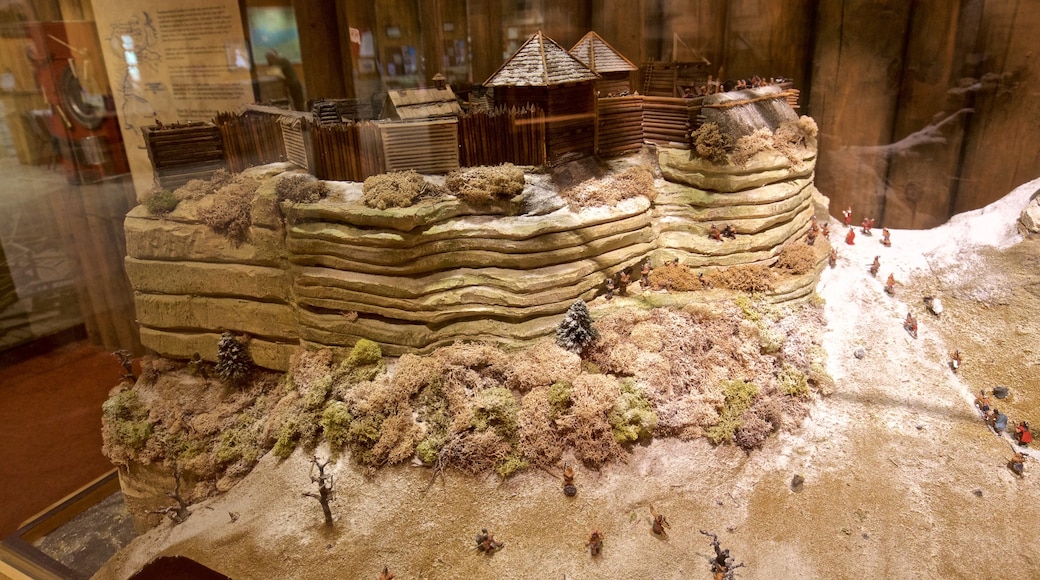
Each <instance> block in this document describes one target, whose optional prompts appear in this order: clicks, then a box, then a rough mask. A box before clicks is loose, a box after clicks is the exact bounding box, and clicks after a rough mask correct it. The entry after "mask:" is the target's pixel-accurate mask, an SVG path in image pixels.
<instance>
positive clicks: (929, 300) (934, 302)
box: [924, 296, 943, 316]
mask: <svg viewBox="0 0 1040 580" xmlns="http://www.w3.org/2000/svg"><path fill="white" fill-rule="evenodd" d="M924 305H925V307H927V308H928V310H930V311H931V313H932V314H934V315H936V316H939V315H940V314H942V312H943V305H942V300H940V299H939V297H938V296H925V297H924Z"/></svg>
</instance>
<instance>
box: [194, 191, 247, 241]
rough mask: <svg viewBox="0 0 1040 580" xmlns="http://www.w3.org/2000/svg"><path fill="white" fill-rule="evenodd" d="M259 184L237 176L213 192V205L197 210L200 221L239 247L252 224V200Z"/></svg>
mask: <svg viewBox="0 0 1040 580" xmlns="http://www.w3.org/2000/svg"><path fill="white" fill-rule="evenodd" d="M259 187H260V182H259V181H257V180H256V179H254V178H252V177H247V176H243V175H241V174H240V175H236V176H235V177H234V178H233V179H231V180H230V181H229V182H227V183H226V184H225V185H223V186H221V187H220V188H219V189H217V190H216V192H214V193H213V203H212V204H211V205H209V206H208V207H203V208H201V209H199V221H200V222H202V223H203V224H205V225H207V226H209V227H210V228H212V229H213V231H215V232H217V233H218V234H221V235H223V236H225V237H226V238H228V239H229V240H231V242H232V243H234V244H236V245H237V244H241V243H242V242H244V241H245V240H246V238H247V237H248V235H249V226H251V225H253V216H252V206H253V197H254V196H255V195H256V190H257V189H258V188H259Z"/></svg>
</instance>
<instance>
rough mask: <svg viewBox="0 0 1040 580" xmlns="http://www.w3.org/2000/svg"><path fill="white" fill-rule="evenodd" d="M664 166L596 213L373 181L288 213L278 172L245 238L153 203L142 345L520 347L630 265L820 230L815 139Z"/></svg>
mask: <svg viewBox="0 0 1040 580" xmlns="http://www.w3.org/2000/svg"><path fill="white" fill-rule="evenodd" d="M770 102H771V101H770ZM784 120H786V119H784ZM658 161H659V165H660V169H661V174H662V175H663V177H664V178H663V179H658V180H657V182H656V184H655V186H654V187H655V189H656V192H655V193H656V196H647V197H637V198H631V199H627V200H625V201H622V202H620V203H617V204H616V205H614V206H613V207H597V208H590V209H585V210H582V211H572V210H570V209H568V208H567V207H566V206H565V205H564V204H563V203H553V204H548V205H547V204H542V207H543V208H544V210H541V211H538V212H533V213H524V214H522V215H520V213H521V212H522V211H525V209H524V208H523V207H521V205H523V202H522V200H523V199H527V198H530V197H531V196H532V195H534V194H538V195H542V196H543V197H544V195H543V193H544V192H541V191H540V190H538V188H533V187H530V186H529V187H528V190H529V191H527V192H526V193H525V194H524V196H521V197H519V198H517V199H514V200H510V201H505V202H499V203H495V204H491V205H486V206H474V205H470V204H466V203H462V202H460V201H458V200H456V199H453V198H440V199H438V200H428V201H424V202H421V203H419V204H417V205H415V206H413V207H408V208H400V209H386V210H378V209H373V208H369V207H366V206H364V205H363V204H362V203H361V202H360V199H359V197H358V195H357V192H356V191H354V192H353V193H351V192H349V191H343V190H335V191H334V193H333V195H332V196H330V198H329V199H326V200H322V201H321V202H318V203H311V204H295V205H293V204H289V203H284V204H281V205H279V204H278V203H277V201H276V198H275V194H274V189H275V185H276V183H277V180H278V179H279V177H278V171H276V170H273V169H271V167H272V166H269V167H268V168H267V169H262V168H261V169H260V171H262V172H266V173H263V174H262V175H261V174H258V175H260V176H261V177H262V178H263V179H264V181H263V184H262V185H261V187H260V189H259V190H258V194H257V197H256V200H255V201H254V203H253V206H252V212H251V215H252V226H251V227H250V229H249V235H248V237H247V240H246V241H245V242H244V243H241V244H238V245H236V244H233V243H231V242H230V241H228V240H227V239H226V238H224V237H223V236H221V235H218V234H216V233H214V232H213V231H211V230H210V229H209V228H208V227H207V226H205V225H203V224H202V223H200V221H199V219H198V212H199V210H200V209H202V208H204V207H205V206H206V205H207V204H209V203H212V201H211V199H210V198H208V197H207V198H203V199H201V200H195V201H191V200H189V201H184V202H182V203H181V205H180V206H178V208H177V209H176V210H175V211H174V212H172V213H171V214H169V215H168V216H166V217H164V218H161V219H160V218H158V217H156V216H153V215H150V214H149V213H148V211H147V210H146V209H144V208H143V207H138V208H136V209H134V210H133V211H131V212H130V214H129V215H128V216H127V219H126V238H127V253H128V257H127V259H126V270H127V274H128V275H129V277H130V281H131V283H132V285H133V288H134V291H135V302H136V306H137V316H138V321H139V323H140V325H141V337H142V342H143V343H144V344H145V345H146V346H148V347H150V348H152V349H154V350H156V351H158V352H159V353H160V354H163V355H165V356H171V357H178V358H188V357H191V356H192V355H194V354H195V353H198V354H199V355H200V356H202V357H203V358H205V359H207V360H214V359H215V357H216V345H217V341H218V339H219V337H220V334H221V333H222V332H224V331H231V332H233V333H236V334H244V335H248V336H249V337H250V345H249V348H250V352H251V354H252V356H253V358H254V360H255V361H256V362H257V364H259V365H261V366H264V367H268V368H273V369H281V370H284V369H286V368H287V367H288V361H289V357H290V355H291V354H292V352H293V350H294V349H296V348H298V347H299V346H300V345H311V346H325V347H333V348H334V349H346V348H349V347H351V346H353V344H354V343H355V342H357V341H358V340H359V339H361V338H367V339H370V340H374V341H376V342H378V343H379V344H380V346H381V347H382V348H383V352H384V353H385V354H388V355H401V354H405V353H415V352H420V353H422V352H429V351H431V350H433V349H435V348H437V347H440V346H444V345H448V344H451V343H453V342H455V341H458V340H467V341H491V342H496V343H500V344H506V345H520V344H523V343H524V342H527V341H531V340H532V339H536V338H540V337H542V336H545V335H547V334H550V333H552V332H553V330H554V329H555V327H556V325H557V323H558V322H559V320H560V318H561V317H562V315H563V313H564V312H566V310H567V309H568V308H569V307H570V305H571V304H573V302H574V301H575V300H577V299H578V298H581V299H584V300H586V301H589V300H591V299H593V298H595V297H596V296H597V295H598V294H601V293H602V292H603V291H604V282H605V280H606V279H607V278H609V277H612V276H614V275H615V274H617V273H618V272H620V271H621V270H625V269H628V270H629V271H630V272H632V273H633V276H634V277H637V274H638V267H639V264H640V262H642V261H643V260H645V259H650V260H651V262H652V263H654V264H660V263H662V262H665V261H671V260H674V259H676V258H678V259H679V261H680V262H681V263H683V264H685V265H687V266H690V267H692V268H695V269H706V268H714V267H725V266H732V265H739V264H767V265H768V264H772V263H773V262H774V261H775V260H776V257H777V255H778V254H779V252H780V250H781V249H782V248H783V246H784V245H785V244H788V243H792V242H793V241H795V240H797V239H799V238H800V237H802V236H804V235H805V233H806V231H807V230H808V229H809V226H810V217H811V216H812V215H813V213H814V211H816V208H817V206H818V205H819V201H818V200H819V198H820V197H821V196H820V194H819V192H817V191H816V189H815V187H814V186H813V166H814V163H815V149H814V148H810V149H806V150H803V151H802V155H801V156H800V157H799V158H797V159H794V160H793V161H792V159H788V158H787V157H784V156H782V155H779V154H776V153H775V152H772V151H766V152H762V153H760V154H758V155H757V156H755V157H753V158H752V159H751V160H750V162H749V163H748V164H747V165H746V166H735V165H715V164H712V163H709V162H706V161H703V160H700V159H696V158H691V156H690V152H689V150H684V149H669V148H661V149H659V150H658ZM529 185H530V182H529ZM536 190H537V191H536ZM651 197H653V198H654V201H653V202H651V201H650V198H651ZM556 199H557V200H558V199H559V198H558V197H557V198H556ZM555 207H558V208H559V209H553V208H555ZM713 224H714V225H717V226H718V227H719V228H720V229H721V228H723V227H724V226H726V225H729V226H732V228H733V230H734V231H735V233H736V237H735V239H727V238H724V239H723V240H722V241H718V240H714V239H712V238H711V236H709V231H710V228H711V226H712V225H713ZM821 267H822V264H821ZM817 276H818V269H817V271H815V272H811V273H810V274H807V275H804V276H801V277H798V278H785V279H784V280H783V281H781V282H780V283H778V284H777V286H776V288H775V289H774V290H773V291H772V292H771V293H770V295H769V296H768V298H769V299H770V300H773V301H790V300H800V299H805V298H806V297H808V296H810V295H811V294H812V291H813V288H814V286H815V282H816V279H817ZM709 294H711V293H692V294H688V295H675V294H673V295H666V294H664V293H660V294H652V295H651V294H646V293H645V294H644V300H643V303H644V304H645V305H647V306H654V305H660V304H672V303H675V304H679V303H685V302H689V301H690V300H708V301H710V300H713V299H718V297H714V296H713V295H709ZM658 303H660V304H658Z"/></svg>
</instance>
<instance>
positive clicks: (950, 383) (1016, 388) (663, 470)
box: [95, 181, 1040, 580]
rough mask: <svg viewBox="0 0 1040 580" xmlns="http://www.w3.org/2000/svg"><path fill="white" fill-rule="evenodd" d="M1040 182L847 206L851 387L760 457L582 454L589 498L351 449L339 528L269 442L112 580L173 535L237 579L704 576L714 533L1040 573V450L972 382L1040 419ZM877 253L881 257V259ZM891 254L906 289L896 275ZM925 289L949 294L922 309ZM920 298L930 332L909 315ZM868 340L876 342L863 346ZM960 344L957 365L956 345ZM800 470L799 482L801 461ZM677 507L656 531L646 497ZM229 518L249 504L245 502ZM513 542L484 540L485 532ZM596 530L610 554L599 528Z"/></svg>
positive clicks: (835, 292) (791, 567) (817, 562)
mask: <svg viewBox="0 0 1040 580" xmlns="http://www.w3.org/2000/svg"><path fill="white" fill-rule="evenodd" d="M1038 188H1040V181H1037V182H1033V183H1031V184H1027V185H1026V186H1023V187H1022V188H1019V189H1017V190H1016V191H1015V192H1012V194H1010V195H1009V196H1008V197H1006V198H1005V199H1004V200H1002V201H1000V202H997V203H995V204H993V205H992V206H989V207H987V208H985V209H983V210H980V211H978V212H971V213H970V214H964V215H961V216H957V217H955V218H954V219H953V220H951V222H950V223H949V224H947V225H945V226H942V227H941V228H936V229H934V230H929V231H901V230H893V232H892V242H893V244H892V247H891V248H885V247H884V246H882V245H881V244H880V239H881V235H880V229H877V230H875V235H874V236H864V235H862V234H860V233H859V229H858V228H857V237H856V244H855V245H854V246H847V245H845V244H844V243H843V241H842V240H843V238H844V235H845V231H846V230H845V228H844V227H841V226H840V225H839V224H838V223H837V222H832V223H831V229H832V230H833V233H832V239H833V241H834V242H835V244H836V246H837V247H838V251H839V253H840V257H839V260H838V265H837V267H836V268H834V269H829V270H827V271H826V272H824V274H823V277H822V279H821V281H820V285H819V289H818V292H819V294H820V295H821V296H823V297H824V298H825V299H826V306H825V308H826V315H827V320H828V330H827V335H826V336H825V339H824V344H825V345H826V347H827V350H828V353H829V357H830V358H829V371H830V372H831V374H832V375H833V376H834V378H835V379H836V381H837V388H836V391H835V393H834V394H833V395H832V396H830V397H828V398H825V399H821V400H819V401H817V402H816V403H815V404H814V406H813V408H812V411H811V413H810V416H809V417H808V418H807V419H806V420H805V421H804V423H803V424H802V426H801V427H800V428H799V429H797V430H796V431H795V432H791V433H783V434H780V435H779V436H775V437H773V438H772V439H770V440H769V441H768V442H767V443H766V445H765V446H764V447H763V448H762V449H761V450H759V451H755V452H753V453H751V454H750V455H747V454H745V453H743V452H742V451H740V450H739V449H737V448H734V447H732V446H722V447H718V448H713V447H711V446H710V445H709V444H707V443H706V442H704V441H703V440H702V441H696V442H692V443H682V442H679V441H674V440H662V441H655V442H654V443H653V444H651V445H649V446H646V447H639V448H637V449H635V451H634V453H633V454H632V456H631V457H630V460H629V462H628V463H627V464H626V465H617V466H611V467H608V468H606V469H604V470H602V471H600V472H590V471H586V470H579V472H578V475H577V485H578V490H579V491H578V495H577V497H575V498H567V497H564V495H563V494H562V493H561V485H560V480H559V478H558V474H550V473H547V472H543V471H538V470H534V471H530V472H527V473H523V474H521V475H520V476H518V477H515V478H513V479H510V480H509V481H506V482H504V483H500V482H499V481H498V480H497V479H496V478H494V477H491V478H487V479H473V478H467V477H464V476H460V475H456V474H451V473H449V474H447V475H446V476H445V477H444V478H443V479H438V480H437V481H435V482H433V483H432V485H431V479H430V478H431V473H430V471H429V470H427V469H423V468H413V467H398V468H392V469H387V470H383V471H382V472H380V473H379V474H378V475H377V476H376V477H374V478H371V479H366V478H365V477H363V476H362V475H360V474H359V473H358V472H357V471H356V470H354V469H353V467H352V466H351V464H350V462H349V461H348V460H343V461H340V462H339V463H338V464H336V465H335V466H334V473H335V474H336V477H337V482H336V487H337V490H338V491H337V498H336V501H335V502H334V503H333V511H334V514H335V518H336V522H335V526H334V527H333V528H331V529H328V528H325V527H324V526H323V525H322V517H321V510H320V509H319V506H318V504H317V502H316V501H315V500H313V499H310V498H307V497H302V496H301V493H302V492H304V491H310V488H311V487H312V486H311V484H310V483H309V477H308V473H307V472H308V467H309V460H310V458H309V457H307V456H304V455H303V454H302V453H300V452H297V454H295V455H293V456H292V457H290V458H289V459H287V460H285V461H282V462H278V461H276V459H275V458H274V457H272V456H270V455H269V456H267V457H265V458H263V459H262V460H261V462H260V464H259V465H258V467H257V468H256V470H255V471H254V472H253V473H252V474H251V475H250V476H248V477H247V478H246V479H245V480H244V481H243V482H242V483H241V484H239V485H238V486H237V487H236V488H234V489H233V490H232V491H231V492H229V493H227V494H225V495H223V496H221V497H218V498H214V499H211V500H208V501H206V502H204V503H202V504H199V505H196V506H193V508H192V510H193V514H192V516H191V517H190V518H189V519H188V521H187V522H186V523H184V524H181V525H179V526H173V525H172V524H170V523H168V522H167V523H164V524H162V525H161V526H160V527H159V528H157V529H155V530H153V531H152V532H150V533H149V534H147V535H145V536H142V537H140V538H138V539H137V540H135V541H134V542H133V544H131V546H129V547H128V548H127V549H125V550H123V551H122V552H120V553H119V554H117V556H116V557H115V558H113V559H112V560H111V561H110V562H109V564H108V565H107V566H106V567H105V568H103V569H102V570H101V571H100V572H99V573H98V574H97V575H96V576H95V577H96V578H126V577H128V576H130V575H131V574H132V573H133V571H135V570H136V569H139V568H140V567H141V566H143V565H144V564H145V563H147V562H148V561H149V560H151V559H152V558H154V557H155V556H156V555H157V554H168V555H173V554H179V555H185V556H189V557H191V558H193V559H195V560H197V561H199V562H201V563H203V564H205V565H207V566H209V567H211V568H213V569H215V570H217V571H219V572H222V573H225V574H228V575H230V576H232V577H233V578H236V579H242V578H324V577H349V578H372V579H375V578H377V577H378V575H379V572H380V571H381V570H382V568H383V566H384V565H386V566H389V568H390V570H391V571H392V572H394V574H395V575H396V578H398V579H402V580H403V579H406V578H467V579H471V578H657V579H667V578H709V577H710V574H709V564H708V562H709V557H710V555H711V554H712V551H711V546H710V541H709V540H708V538H706V537H705V536H703V535H701V534H700V533H699V530H706V531H710V532H714V533H716V534H718V535H719V538H720V539H721V541H722V545H723V546H724V547H727V548H729V549H730V550H731V552H732V554H733V556H734V557H735V558H736V560H737V561H738V562H743V563H745V564H746V566H745V567H743V568H740V569H738V570H737V577H738V578H803V579H805V578H821V579H823V578H827V579H831V578H894V577H899V578H906V577H922V578H998V577H1019V578H1038V577H1040V549H1038V546H1040V528H1038V527H1037V526H1036V525H1035V524H1036V522H1037V521H1038V520H1040V487H1038V485H1037V481H1038V474H1040V471H1038V470H1040V465H1038V464H1037V461H1036V458H1037V457H1038V456H1040V453H1035V452H1034V457H1031V458H1030V459H1029V461H1028V463H1027V467H1026V470H1027V474H1026V477H1025V478H1023V479H1019V478H1017V477H1015V476H1014V475H1013V474H1012V473H1011V472H1010V471H1009V470H1008V469H1007V468H1006V466H1005V464H1006V462H1007V460H1008V459H1009V458H1010V457H1011V455H1012V453H1013V445H1012V443H1011V440H1010V438H1008V437H998V436H995V435H994V433H993V432H992V431H990V430H988V429H987V427H986V426H985V425H984V424H983V422H982V421H981V419H980V418H979V415H978V414H977V412H976V411H975V409H974V407H973V405H972V400H973V393H974V392H976V391H977V390H978V389H980V388H992V387H993V386H996V385H1006V386H1008V387H1009V388H1010V390H1011V393H1012V394H1011V397H1010V398H1009V399H1007V400H1006V401H1000V402H998V406H999V407H1001V408H1002V409H1005V410H1006V412H1007V413H1008V414H1009V415H1010V416H1011V418H1012V420H1017V419H1019V418H1025V419H1027V420H1033V421H1036V424H1037V425H1040V408H1038V406H1037V404H1036V402H1037V400H1038V399H1040V384H1038V382H1037V381H1038V379H1037V377H1038V376H1040V354H1038V352H1040V318H1038V317H1037V312H1040V267H1038V266H1040V240H1026V241H1021V239H1020V238H1019V237H1018V235H1017V234H1016V233H1015V228H1014V222H1015V220H1016V219H1017V217H1018V213H1019V212H1020V211H1021V209H1022V208H1023V207H1025V204H1026V202H1027V201H1028V199H1029V196H1030V195H1031V194H1032V193H1033V192H1035V191H1036V190H1037V189H1038ZM874 256H880V260H881V271H880V273H879V275H878V277H877V278H876V279H875V278H873V277H872V276H871V275H870V274H869V272H868V267H869V264H870V262H871V260H872V259H873V257H874ZM890 272H892V273H894V274H895V277H896V279H897V280H898V281H899V282H900V285H899V286H897V290H896V294H895V296H894V297H891V296H888V295H886V294H885V293H884V292H883V283H884V280H885V278H887V276H888V274H889V273H890ZM925 294H937V295H939V296H941V298H942V300H943V303H944V306H945V312H943V314H942V316H941V317H936V316H934V315H931V314H929V313H928V312H926V311H925V309H924V305H923V303H922V297H923V296H924V295H925ZM908 311H912V312H914V313H915V314H916V316H917V318H918V321H919V335H918V338H917V339H914V338H912V337H911V336H910V335H909V334H908V333H907V332H906V331H904V329H903V326H902V323H903V319H904V317H905V316H906V313H907V312H908ZM860 348H862V349H863V354H864V356H863V358H862V359H859V358H856V357H855V356H854V353H855V351H856V350H857V349H860ZM953 348H960V349H961V352H962V353H963V356H964V365H963V367H962V368H961V370H960V372H959V373H956V374H955V373H954V372H952V371H951V370H950V368H949V366H948V364H947V363H948V353H949V352H950V351H951V350H953ZM796 474H799V475H801V476H803V477H804V478H805V483H804V486H803V487H802V489H801V491H799V492H795V491H792V489H791V486H790V483H791V479H792V477H793V476H794V475H796ZM650 504H653V505H654V506H655V507H656V509H657V511H658V512H660V513H662V514H664V515H666V516H667V518H668V521H669V522H670V523H671V526H672V527H671V530H670V531H669V535H668V537H667V539H662V538H660V537H658V536H655V535H654V534H653V533H652V532H651V529H650V511H649V505H650ZM233 516H234V517H233ZM481 528H488V529H489V530H490V531H492V532H493V533H494V534H495V538H496V539H499V540H501V541H503V542H505V544H506V546H505V548H504V549H502V550H501V551H499V552H498V553H496V554H494V555H493V556H486V555H484V554H482V553H480V552H478V551H477V550H476V549H475V543H474V541H473V537H474V536H475V534H476V533H477V532H478V531H479V530H480V529H481ZM593 528H598V529H599V530H600V531H602V532H603V533H604V535H605V541H604V547H603V553H602V555H601V556H600V557H599V558H592V557H591V556H590V555H589V554H588V552H587V551H586V550H585V547H584V544H585V542H586V540H587V538H588V535H589V532H590V531H591V530H592V529H593Z"/></svg>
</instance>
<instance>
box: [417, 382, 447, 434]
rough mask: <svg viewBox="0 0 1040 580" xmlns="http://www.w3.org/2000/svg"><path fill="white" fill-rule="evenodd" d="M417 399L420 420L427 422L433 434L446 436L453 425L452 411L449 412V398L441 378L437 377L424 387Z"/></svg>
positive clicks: (429, 430) (428, 428) (427, 426)
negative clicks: (445, 393) (449, 427)
mask: <svg viewBox="0 0 1040 580" xmlns="http://www.w3.org/2000/svg"><path fill="white" fill-rule="evenodd" d="M416 401H417V412H418V414H419V420H420V421H422V422H423V423H425V424H426V428H427V430H428V432H429V433H430V434H431V436H433V435H438V436H446V435H447V433H448V426H449V425H451V413H449V412H448V398H447V397H446V396H445V395H444V388H443V385H442V383H441V380H440V379H435V380H434V381H433V382H431V383H430V384H428V385H426V386H425V387H423V389H422V390H421V391H419V396H418V397H417V399H416Z"/></svg>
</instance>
